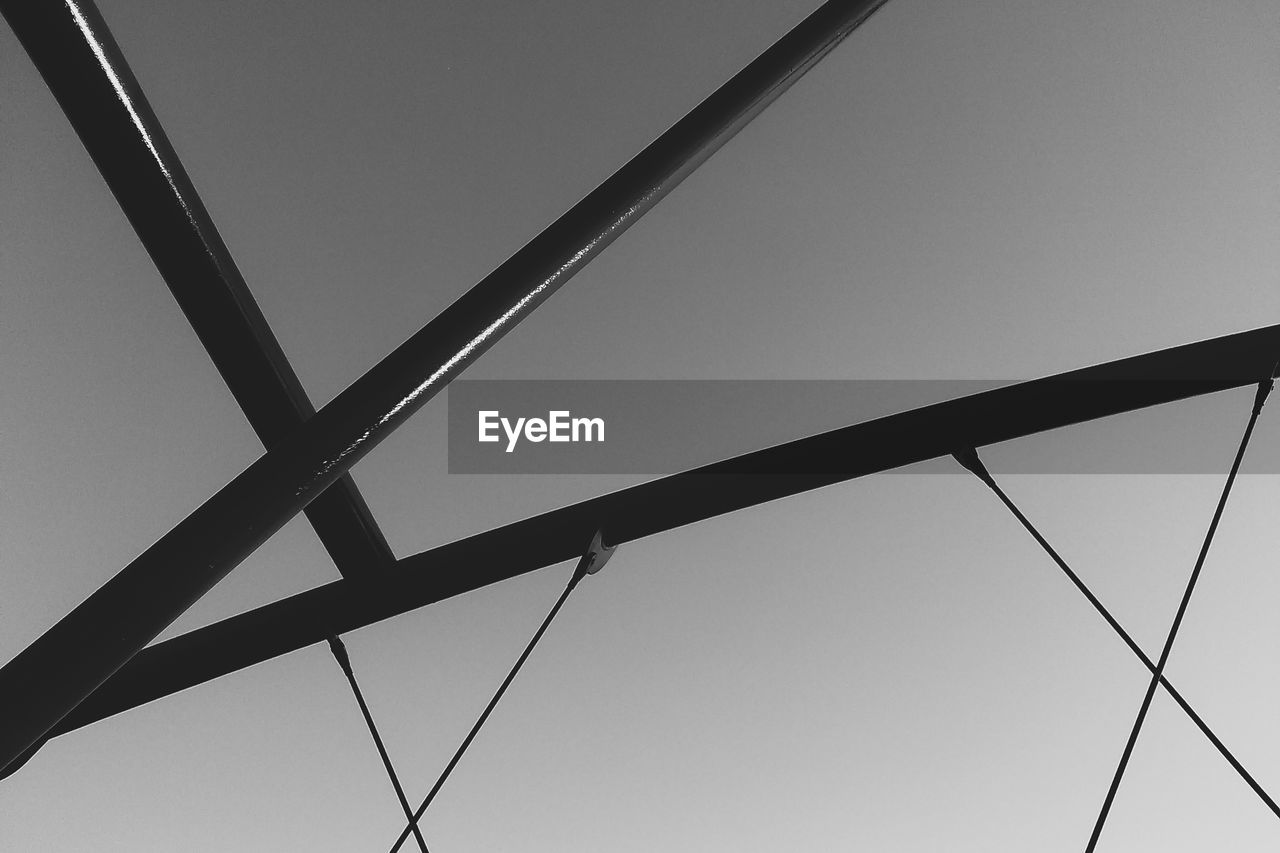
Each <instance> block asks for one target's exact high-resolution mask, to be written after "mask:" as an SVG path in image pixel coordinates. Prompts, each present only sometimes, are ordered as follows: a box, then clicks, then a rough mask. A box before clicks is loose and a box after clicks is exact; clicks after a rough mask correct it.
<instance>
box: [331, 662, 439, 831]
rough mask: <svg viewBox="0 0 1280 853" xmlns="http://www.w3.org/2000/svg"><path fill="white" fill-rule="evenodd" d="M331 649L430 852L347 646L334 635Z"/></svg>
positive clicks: (407, 814)
mask: <svg viewBox="0 0 1280 853" xmlns="http://www.w3.org/2000/svg"><path fill="white" fill-rule="evenodd" d="M329 651H331V652H333V657H334V658H335V659H336V660H337V661H338V666H340V667H342V671H343V672H344V673H346V676H347V683H349V684H350V685H351V692H352V693H354V694H355V697H356V703H357V704H358V705H359V706H360V713H361V714H364V721H365V724H366V725H368V727H369V734H371V735H373V743H374V746H376V747H377V748H378V755H380V756H381V757H382V766H383V767H385V768H387V776H389V777H391V786H392V787H393V788H395V789H396V797H398V798H399V800H400V807H401V808H402V809H404V816H405V817H406V818H408V819H409V820H410V821H411V825H412V827H413V837H414V838H415V839H417V841H418V848H419V849H420V850H421V851H422V853H429V851H428V850H427V842H426V840H425V839H424V838H423V837H422V833H421V832H420V831H419V830H418V825H417V824H416V823H412V821H413V812H411V811H410V810H409V800H408V798H407V797H405V795H404V788H403V787H402V786H401V784H400V777H399V776H397V775H396V769H395V768H394V767H392V766H391V756H389V755H387V748H386V746H384V745H383V743H382V736H381V735H380V734H378V727H377V726H376V725H374V722H373V715H372V714H370V713H369V706H368V705H367V704H366V703H365V701H364V694H363V693H361V692H360V685H359V684H357V683H356V675H355V672H353V671H352V669H351V658H350V657H348V656H347V647H346V646H344V645H343V644H342V640H341V639H339V638H338V637H337V636H333V637H330V638H329Z"/></svg>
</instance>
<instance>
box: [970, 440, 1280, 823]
mask: <svg viewBox="0 0 1280 853" xmlns="http://www.w3.org/2000/svg"><path fill="white" fill-rule="evenodd" d="M955 457H956V460H957V461H958V462H959V463H960V464H961V465H963V466H964V467H965V468H968V469H969V470H970V471H972V472H973V473H974V474H976V475H977V477H978V479H980V480H981V481H982V482H983V483H985V484H986V485H987V486H988V487H989V488H990V489H991V491H993V492H995V495H996V497H998V498H1000V500H1001V501H1002V502H1003V503H1004V505H1005V506H1006V507H1008V508H1009V511H1010V512H1011V513H1013V515H1014V517H1015V518H1017V519H1018V521H1019V522H1020V523H1021V524H1022V526H1023V527H1024V528H1026V530H1027V532H1028V533H1030V534H1031V536H1032V538H1034V539H1035V540H1036V542H1037V543H1039V545H1040V547H1041V548H1043V549H1044V551H1045V553H1046V554H1048V555H1049V557H1050V558H1052V559H1053V561H1054V562H1055V563H1057V565H1058V568H1060V569H1062V573H1063V574H1065V575H1066V576H1067V578H1068V579H1069V580H1070V581H1071V583H1073V584H1074V585H1075V587H1076V589H1078V590H1080V592H1081V594H1083V595H1084V597H1085V598H1086V599H1088V601H1089V603H1090V604H1092V605H1093V609H1094V610H1096V611H1098V613H1099V615H1101V616H1102V618H1103V619H1104V620H1106V623H1107V624H1108V625H1110V626H1111V629H1112V630H1113V631H1115V632H1116V634H1117V635H1119V637H1120V639H1122V640H1124V642H1125V645H1127V646H1128V647H1129V650H1130V651H1132V652H1133V653H1134V655H1135V656H1137V658H1138V660H1140V661H1142V664H1143V666H1145V667H1146V668H1147V669H1148V671H1150V672H1152V673H1154V672H1155V671H1156V664H1155V662H1154V661H1152V660H1151V658H1149V657H1148V656H1147V653H1146V652H1144V651H1143V650H1142V648H1141V647H1140V646H1139V645H1138V644H1137V642H1136V641H1135V640H1134V639H1133V637H1132V636H1131V635H1130V634H1129V632H1128V631H1126V630H1125V629H1124V626H1123V625H1121V624H1120V623H1119V621H1117V620H1116V618H1115V617H1114V616H1112V615H1111V611H1109V610H1107V608H1106V605H1104V604H1103V603H1102V602H1101V601H1100V600H1099V599H1098V597H1097V596H1096V595H1094V594H1093V591H1092V590H1091V589H1089V587H1088V586H1086V585H1085V582H1084V581H1083V580H1081V579H1080V576H1079V575H1077V574H1076V573H1075V571H1074V570H1073V569H1072V568H1071V567H1070V566H1069V565H1067V563H1066V561H1065V560H1063V559H1062V557H1061V556H1060V555H1059V554H1058V552H1057V550H1056V549H1055V548H1054V547H1053V546H1052V545H1050V544H1049V542H1048V541H1047V540H1046V539H1045V538H1044V536H1042V535H1041V533H1040V531H1039V530H1037V529H1036V526H1035V525H1034V524H1032V523H1031V520H1030V519H1028V518H1027V517H1026V516H1025V515H1024V514H1023V513H1022V510H1020V509H1019V508H1018V506H1017V505H1016V504H1014V502H1013V500H1012V499H1011V498H1010V497H1009V496H1008V495H1007V494H1005V492H1004V489H1002V488H1000V485H999V484H998V483H997V482H996V481H995V478H994V477H993V476H992V475H991V472H989V471H988V470H987V468H986V466H985V465H983V464H982V460H981V459H979V458H978V453H977V451H976V450H974V449H972V448H969V449H966V450H963V451H959V452H957V453H956V454H955ZM1160 684H1161V686H1163V687H1164V689H1165V691H1166V692H1168V694H1169V696H1171V697H1172V698H1173V700H1174V701H1175V702H1177V703H1178V707H1180V708H1182V710H1183V712H1184V713H1186V715H1187V716H1188V717H1189V718H1190V719H1191V721H1192V722H1193V723H1195V724H1196V727H1197V728H1198V729H1200V731H1201V732H1203V733H1204V736H1205V737H1206V738H1208V739H1209V742H1210V743H1212V744H1213V746H1214V748H1215V749H1217V750H1218V752H1219V753H1220V754H1221V755H1222V757H1223V758H1225V759H1226V760H1227V763H1228V764H1230V765H1231V766H1232V768H1234V769H1235V771H1236V773H1238V774H1239V775H1240V778H1241V779H1243V780H1244V781H1245V782H1246V783H1247V784H1248V785H1249V787H1250V788H1252V789H1253V792H1254V793H1255V794H1257V795H1258V797H1259V799H1261V800H1262V802H1263V803H1265V804H1266V806H1267V808H1269V809H1271V813H1272V814H1274V815H1275V816H1276V817H1280V805H1277V804H1276V801H1275V800H1274V799H1272V798H1271V795H1270V794H1268V793H1267V792H1266V791H1265V790H1263V788H1262V786H1261V785H1260V784H1258V781H1257V780H1256V779H1254V778H1253V775H1252V774H1251V773H1249V771H1248V770H1246V769H1245V767H1244V765H1243V764H1241V763H1240V761H1239V760H1238V759H1237V758H1236V757H1235V755H1233V754H1232V752H1231V750H1230V749H1228V748H1227V745H1226V744H1224V743H1223V742H1222V740H1221V739H1220V738H1219V737H1218V736H1217V735H1216V734H1214V733H1213V730H1212V729H1210V728H1209V724H1208V723H1206V722H1205V721H1204V720H1203V719H1202V718H1201V717H1200V715H1199V714H1197V713H1196V711H1195V709H1194V708H1192V707H1191V704H1190V703H1189V702H1187V700H1186V699H1184V698H1183V696H1182V694H1181V693H1180V692H1178V690H1177V688H1175V687H1174V686H1173V684H1172V682H1170V681H1169V680H1168V679H1167V678H1166V677H1165V676H1164V674H1163V673H1161V675H1160Z"/></svg>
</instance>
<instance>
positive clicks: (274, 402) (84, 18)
mask: <svg viewBox="0 0 1280 853" xmlns="http://www.w3.org/2000/svg"><path fill="white" fill-rule="evenodd" d="M0 10H2V11H3V13H4V15H5V17H6V19H7V20H8V22H9V24H10V26H12V27H13V31H14V33H15V34H17V36H18V39H19V40H20V41H21V42H22V44H23V47H24V48H25V49H26V51H27V53H28V55H30V57H31V60H32V62H34V63H35V66H36V68H38V69H39V71H40V74H41V75H42V76H43V77H44V80H45V83H47V84H48V86H49V89H50V91H52V92H53V95H54V97H55V98H56V99H57V101H58V104H59V105H60V106H61V107H62V110H63V112H64V113H66V115H67V118H68V120H69V121H70V122H71V125H72V127H74V128H75V131H76V133H77V134H78V135H79V136H80V141H81V142H83V143H84V147H85V148H86V149H87V150H88V152H89V155H90V156H91V157H92V158H93V162H94V163H95V164H96V165H97V167H98V171H100V172H101V173H102V177H103V178H105V179H106V182H107V186H109V187H110V188H111V192H112V193H113V194H114V195H115V197H116V201H118V202H119V203H120V207H121V208H122V209H123V210H124V213H125V216H127V217H128V219H129V222H130V223H131V224H132V225H133V228H134V230H135V231H136V232H137V234H138V237H139V239H141V241H142V245H143V246H144V247H145V248H146V250H147V253H148V254H150V255H151V259H152V260H153V261H154V262H155V265H156V268H157V269H158V270H159V271H160V275H161V277H163V278H164V281H165V283H166V284H167V285H168V286H169V290H170V291H172V293H173V295H174V297H175V298H176V299H177V300H178V305H179V306H181V308H182V311H183V313H184V314H186V316H187V319H188V320H189V321H190V323H191V325H192V327H193V328H194V329H195V331H196V334H197V335H198V336H199V338H200V341H201V343H203V344H204V347H205V349H206V350H208V352H209V356H210V358H212V359H213V363H214V365H215V366H216V367H217V368H218V372H219V373H221V374H222V378H223V380H224V381H225V382H226V383H227V387H228V388H230V389H231V393H232V395H233V396H234V397H235V399H236V402H237V403H239V404H240V408H242V409H243V410H244V413H245V415H246V416H247V417H248V419H249V423H250V424H251V425H252V426H253V429H254V431H255V432H257V434H258V437H259V438H260V439H262V443H263V445H264V446H266V447H267V448H270V447H271V446H272V445H273V444H275V443H276V442H277V441H279V440H280V439H282V438H283V437H284V436H285V435H287V434H288V432H289V431H290V430H292V429H294V428H296V427H297V426H299V425H300V424H301V423H302V422H303V421H305V420H307V419H308V418H310V417H311V416H312V415H314V414H315V408H314V407H313V406H312V405H311V400H310V399H308V398H307V394H306V392H305V391H304V390H303V388H302V383H301V382H299V381H298V377H297V375H296V374H295V373H294V372H293V368H292V367H290V366H289V362H288V360H287V359H286V358H285V356H284V352H283V351H282V350H281V349H280V344H279V343H278V342H277V341H276V338H275V335H274V334H272V332H271V328H270V327H269V326H268V325H267V321H266V318H265V317H263V316H262V311H261V310H260V309H259V308H258V304H257V302H255V301H254V299H253V295H252V294H251V293H250V292H249V288H248V286H247V285H246V284H245V281H244V278H243V276H241V274H240V270H239V269H237V268H236V265H235V262H234V261H233V260H232V259H231V254H230V252H228V251H227V247H226V245H225V244H224V243H223V241H222V237H221V235H219V234H218V230H217V228H215V227H214V224H213V220H212V218H211V217H210V216H209V212H208V211H207V210H206V209H205V207H204V202H202V201H201V200H200V196H199V194H198V193H197V192H196V190H195V187H194V186H193V185H192V183H191V180H190V178H189V177H188V176H187V173H186V170H185V169H184V168H183V166H182V162H181V161H180V160H179V159H178V155H177V154H176V153H175V152H174V150H173V146H172V145H170V143H169V139H168V137H167V136H165V133H164V130H163V129H162V128H161V127H160V123H159V121H158V120H157V119H156V116H155V114H154V113H153V112H152V110H151V105H150V104H148V103H147V99H146V97H145V96H144V95H143V93H142V88H141V87H140V86H139V85H138V81H137V79H135V77H134V76H133V72H132V71H131V70H130V68H129V65H128V63H126V62H125V59H124V56H123V55H122V54H121V52H120V48H119V46H118V45H117V44H116V42H115V39H114V38H113V37H112V35H111V32H110V31H109V30H108V29H107V25H106V22H105V21H104V20H103V19H102V15H101V14H100V13H99V12H98V10H97V8H96V7H95V6H94V5H93V3H92V2H90V0H75V2H68V3H65V4H63V3H52V2H25V3H10V2H5V3H3V4H0ZM306 513H307V518H308V519H310V521H311V526H312V527H314V528H315V531H316V533H317V534H318V535H319V537H320V541H321V542H322V543H324V546H325V549H326V550H328V552H329V555H330V556H331V557H332V558H333V561H334V563H335V564H336V565H337V567H338V570H339V571H340V572H341V573H342V575H343V576H344V577H347V578H351V579H356V578H357V577H358V576H359V575H361V574H363V575H365V576H368V575H370V574H372V573H373V572H374V571H375V570H377V569H382V568H386V567H387V566H389V565H391V563H392V562H393V561H394V559H395V557H394V556H393V555H392V553H391V549H390V547H388V545H387V541H386V539H385V538H384V537H383V535H382V532H381V531H380V530H379V529H378V525H377V524H376V523H375V522H374V520H373V516H372V514H370V512H369V508H368V506H366V504H365V502H364V498H363V497H362V496H361V495H360V493H359V492H358V491H357V490H356V486H355V483H354V481H352V479H351V478H350V476H343V477H342V478H341V479H339V481H338V482H337V483H336V484H335V485H334V486H333V487H332V488H330V489H329V490H328V491H326V492H325V493H324V494H323V495H321V496H320V497H318V498H316V500H315V501H313V502H312V503H311V505H310V506H308V507H307V509H306Z"/></svg>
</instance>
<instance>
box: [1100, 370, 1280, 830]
mask: <svg viewBox="0 0 1280 853" xmlns="http://www.w3.org/2000/svg"><path fill="white" fill-rule="evenodd" d="M1272 372H1273V373H1274V371H1272ZM1272 384H1273V380H1272V379H1271V376H1270V375H1268V376H1267V378H1266V379H1264V380H1263V381H1262V382H1259V383H1258V393H1257V395H1256V396H1255V397H1254V399H1253V411H1252V412H1251V413H1250V415H1249V424H1248V426H1246V427H1245V428H1244V435H1243V436H1241V437H1240V447H1239V448H1237V449H1236V458H1235V460H1234V461H1233V462H1232V463H1231V473H1229V474H1228V475H1227V482H1226V483H1225V484H1224V485H1223V487H1222V495H1221V496H1220V497H1219V498H1218V505H1217V507H1216V508H1215V509H1214V511H1213V520H1212V521H1210V522H1209V530H1208V532H1206V533H1205V537H1204V544H1202V545H1201V546H1200V553H1199V555H1198V556H1197V557H1196V565H1195V568H1194V569H1192V570H1191V577H1190V578H1189V579H1188V580H1187V588H1186V590H1185V591H1184V592H1183V593H1182V601H1180V602H1179V603H1178V612H1177V613H1176V614H1174V617H1173V624H1172V625H1171V626H1170V627H1169V636H1168V637H1166V638H1165V641H1164V648H1163V649H1161V650H1160V660H1159V661H1157V662H1156V669H1155V672H1154V673H1153V674H1152V676H1151V682H1150V683H1149V684H1148V685H1147V692H1146V694H1145V695H1144V696H1143V697H1142V705H1141V707H1139V708H1138V718H1137V719H1136V720H1134V721H1133V729H1132V730H1131V731H1130V732H1129V739H1128V741H1126V742H1125V745H1124V752H1122V753H1121V754H1120V763H1119V764H1118V765H1117V766H1116V772H1115V775H1114V776H1113V777H1112V778H1111V787H1109V788H1108V789H1107V796H1106V799H1104V800H1103V801H1102V810H1101V811H1100V812H1098V820H1097V822H1096V823H1095V824H1094V825H1093V834H1091V835H1090V836H1089V844H1088V845H1087V846H1086V847H1085V853H1093V850H1094V848H1095V847H1097V846H1098V838H1099V837H1100V836H1101V835H1102V827H1103V826H1104V825H1105V824H1106V822H1107V814H1108V813H1109V812H1110V811H1111V804H1112V802H1114V801H1115V798H1116V791H1117V790H1119V788H1120V780H1121V779H1122V778H1123V777H1124V771H1125V767H1127V766H1128V764H1129V756H1131V755H1132V754H1133V746H1134V744H1135V743H1137V742H1138V733H1139V732H1141V731H1142V723H1143V721H1144V720H1146V718H1147V710H1148V709H1150V707H1151V698H1152V697H1153V696H1155V692H1156V686H1157V685H1159V683H1160V677H1161V676H1162V675H1163V674H1164V667H1165V664H1166V663H1168V662H1169V653H1170V652H1172V651H1173V641H1174V640H1175V639H1176V638H1177V636H1178V628H1180V627H1181V626H1182V617H1183V616H1185V615H1186V612H1187V605H1188V604H1189V603H1190V602H1191V593H1192V592H1194V591H1195V588H1196V581H1197V580H1199V578H1200V570H1201V569H1202V568H1203V567H1204V560H1205V557H1207V556H1208V554H1209V546H1210V545H1211V544H1212V543H1213V535H1214V534H1215V533H1217V531H1218V522H1219V521H1221V520H1222V511H1223V510H1224V509H1225V508H1226V505H1227V497H1228V496H1229V495H1230V494H1231V487H1232V485H1234V484H1235V481H1236V474H1238V473H1239V472H1240V463H1241V462H1242V461H1243V460H1244V452H1245V449H1246V448H1247V447H1248V446H1249V438H1250V437H1251V436H1252V435H1253V427H1254V425H1255V424H1257V422H1258V415H1259V414H1261V413H1262V404H1263V403H1264V402H1266V399H1267V394H1269V393H1270V392H1271V386H1272Z"/></svg>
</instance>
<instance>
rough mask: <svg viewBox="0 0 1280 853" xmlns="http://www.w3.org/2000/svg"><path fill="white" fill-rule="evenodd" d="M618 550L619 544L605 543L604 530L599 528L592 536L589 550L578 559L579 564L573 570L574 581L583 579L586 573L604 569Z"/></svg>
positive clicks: (592, 573)
mask: <svg viewBox="0 0 1280 853" xmlns="http://www.w3.org/2000/svg"><path fill="white" fill-rule="evenodd" d="M616 550H618V546H617V545H606V544H605V542H604V531H603V530H597V531H596V532H595V535H594V536H592V537H591V544H590V545H588V546H587V550H586V551H585V552H584V553H583V555H582V556H581V557H580V558H579V559H578V565H577V566H576V567H575V568H574V570H573V580H574V583H577V582H578V581H580V580H582V578H583V577H585V576H586V575H594V574H595V573H596V572H598V571H600V570H601V569H603V568H604V564H605V563H607V562H609V558H610V557H612V556H613V552H614V551H616Z"/></svg>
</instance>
